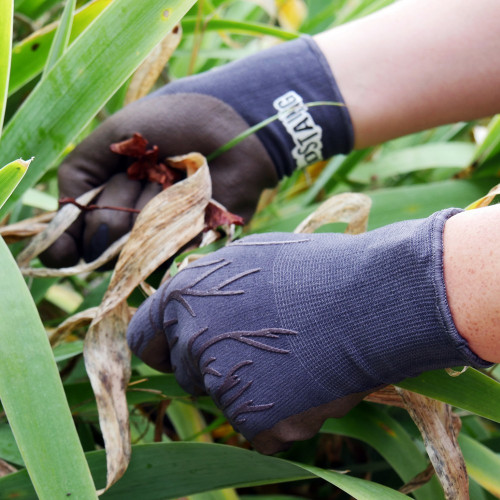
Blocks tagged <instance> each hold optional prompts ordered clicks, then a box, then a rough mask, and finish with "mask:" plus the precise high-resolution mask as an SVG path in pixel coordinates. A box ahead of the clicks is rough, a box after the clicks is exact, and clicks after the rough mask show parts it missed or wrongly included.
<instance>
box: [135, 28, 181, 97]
mask: <svg viewBox="0 0 500 500" xmlns="http://www.w3.org/2000/svg"><path fill="white" fill-rule="evenodd" d="M181 38H182V28H181V25H180V24H176V25H175V26H174V27H173V29H172V31H170V33H168V34H167V36H166V37H165V38H164V39H163V40H162V41H161V42H160V43H159V44H158V45H157V46H156V47H155V48H154V49H153V50H152V51H151V53H150V54H149V55H148V57H147V58H146V59H145V60H144V62H143V63H142V64H141V65H140V66H139V67H138V68H137V70H136V71H135V73H134V75H133V77H132V80H131V81H130V84H129V86H128V89H127V94H126V96H125V104H130V103H131V102H133V101H136V100H137V99H140V98H141V97H144V96H145V95H147V93H148V92H149V91H150V90H151V89H152V88H153V85H154V84H155V82H156V80H157V79H158V77H159V76H160V74H161V72H162V70H163V68H164V67H165V65H166V64H167V62H168V60H169V59H170V56H171V55H172V54H173V53H174V51H175V49H176V48H177V46H178V45H179V43H180V41H181Z"/></svg>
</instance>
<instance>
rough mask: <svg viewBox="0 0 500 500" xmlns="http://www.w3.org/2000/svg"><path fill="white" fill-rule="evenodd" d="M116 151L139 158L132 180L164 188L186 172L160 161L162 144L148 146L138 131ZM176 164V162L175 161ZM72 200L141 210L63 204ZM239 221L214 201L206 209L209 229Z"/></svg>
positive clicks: (132, 167)
mask: <svg viewBox="0 0 500 500" xmlns="http://www.w3.org/2000/svg"><path fill="white" fill-rule="evenodd" d="M109 148H110V149H111V151H113V153H116V154H119V155H123V156H129V157H131V158H135V159H136V161H135V162H134V163H132V164H131V165H130V166H129V167H128V169H127V175H128V178H129V179H131V180H137V181H142V180H148V181H149V182H156V183H158V184H160V185H161V186H162V189H167V188H168V187H170V186H172V185H173V184H175V183H176V182H177V181H179V180H180V179H181V178H182V176H183V174H182V173H181V170H179V168H175V166H174V167H172V166H169V165H166V164H165V163H163V162H159V161H158V155H159V152H158V146H157V145H156V144H154V145H153V146H151V148H150V149H148V141H147V140H146V139H145V138H144V137H143V136H142V135H141V134H139V133H138V132H136V133H135V134H134V135H133V136H132V137H131V138H130V139H126V140H124V141H121V142H115V143H113V144H111V145H110V147H109ZM174 165H175V162H174ZM68 203H71V204H73V205H75V206H77V207H78V208H79V209H80V210H82V211H87V212H88V211H92V210H118V211H121V212H130V213H139V212H140V210H137V209H135V208H127V207H113V206H105V205H81V204H80V203H78V202H77V201H76V200H75V198H69V197H67V198H61V199H60V200H59V205H60V206H62V205H66V204H68ZM231 224H235V225H237V226H242V225H243V224H244V221H243V219H242V218H241V217H240V216H239V215H236V214H233V213H231V212H228V211H227V210H226V209H225V208H224V207H223V206H222V205H219V204H218V203H214V202H210V203H209V204H208V205H207V208H206V211H205V229H204V231H208V230H210V229H216V228H217V227H219V226H228V225H231Z"/></svg>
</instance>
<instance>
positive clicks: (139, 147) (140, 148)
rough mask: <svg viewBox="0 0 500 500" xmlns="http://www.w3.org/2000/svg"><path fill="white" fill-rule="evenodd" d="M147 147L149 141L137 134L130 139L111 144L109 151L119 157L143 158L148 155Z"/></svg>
mask: <svg viewBox="0 0 500 500" xmlns="http://www.w3.org/2000/svg"><path fill="white" fill-rule="evenodd" d="M147 145H148V141H146V139H144V137H143V136H142V135H141V134H139V133H137V132H136V133H135V134H134V135H133V136H132V137H131V138H130V139H125V140H124V141H121V142H115V143H113V144H111V145H110V146H109V149H111V151H113V153H116V154H119V155H123V156H131V157H132V158H141V157H142V156H144V155H145V154H146V150H147Z"/></svg>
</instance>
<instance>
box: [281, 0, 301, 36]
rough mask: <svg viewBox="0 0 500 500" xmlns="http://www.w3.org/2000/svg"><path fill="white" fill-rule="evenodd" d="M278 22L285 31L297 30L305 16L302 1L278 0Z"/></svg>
mask: <svg viewBox="0 0 500 500" xmlns="http://www.w3.org/2000/svg"><path fill="white" fill-rule="evenodd" d="M277 4H278V21H279V23H280V25H281V26H282V27H283V28H285V29H287V30H295V31H296V30H298V29H299V28H300V26H301V25H302V23H303V22H304V19H305V18H306V16H307V6H306V4H305V2H304V0H278V1H277Z"/></svg>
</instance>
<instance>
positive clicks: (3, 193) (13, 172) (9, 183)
mask: <svg viewBox="0 0 500 500" xmlns="http://www.w3.org/2000/svg"><path fill="white" fill-rule="evenodd" d="M30 162H31V160H28V161H24V160H21V159H19V160H16V161H13V162H11V163H9V164H8V165H5V167H3V168H2V169H0V208H2V207H3V205H4V203H5V202H6V201H7V200H8V199H9V196H10V195H11V194H12V192H13V191H14V189H16V187H17V185H18V184H19V183H20V182H21V179H22V178H23V177H24V174H25V173H26V171H27V170H28V167H29V164H30Z"/></svg>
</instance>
